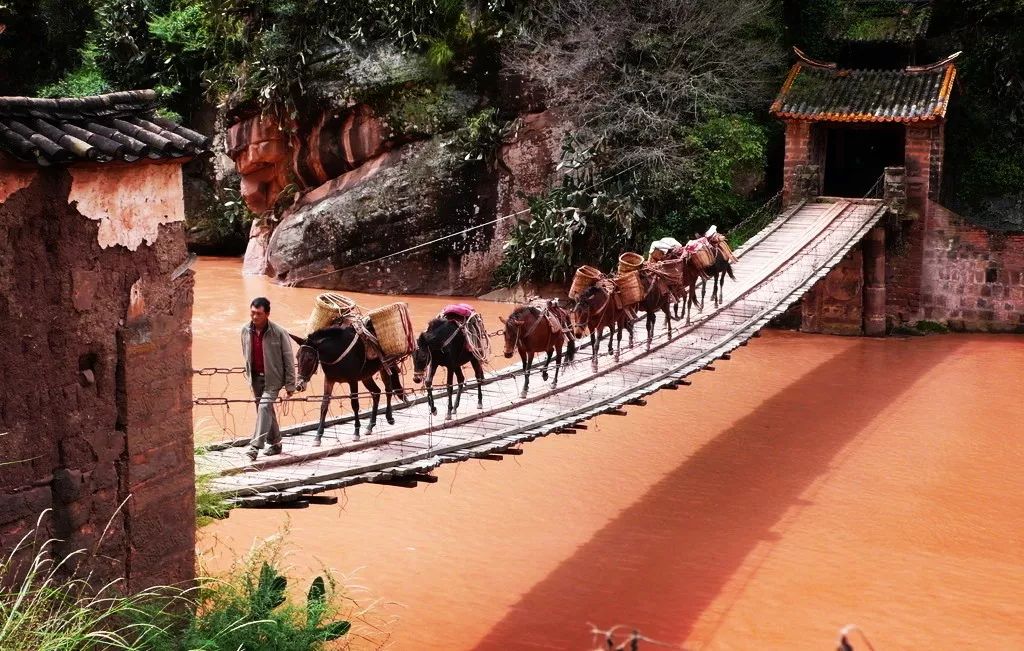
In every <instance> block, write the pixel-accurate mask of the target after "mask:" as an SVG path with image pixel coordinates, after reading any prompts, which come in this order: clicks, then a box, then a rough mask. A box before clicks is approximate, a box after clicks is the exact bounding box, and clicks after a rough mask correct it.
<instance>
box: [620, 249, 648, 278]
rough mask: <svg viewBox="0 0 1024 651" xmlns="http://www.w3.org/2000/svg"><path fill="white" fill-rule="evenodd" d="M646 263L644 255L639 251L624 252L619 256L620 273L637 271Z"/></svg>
mask: <svg viewBox="0 0 1024 651" xmlns="http://www.w3.org/2000/svg"><path fill="white" fill-rule="evenodd" d="M643 263H644V256H642V255H640V254H639V253H623V254H622V255H620V256H619V273H620V274H624V273H626V272H629V271H636V270H637V269H639V268H640V266H641V265H642V264H643Z"/></svg>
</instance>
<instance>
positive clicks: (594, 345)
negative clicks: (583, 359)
mask: <svg viewBox="0 0 1024 651" xmlns="http://www.w3.org/2000/svg"><path fill="white" fill-rule="evenodd" d="M600 346H601V334H600V333H599V332H598V333H595V332H594V329H593V328H591V329H590V365H591V366H593V367H594V368H597V353H598V348H599V347H600Z"/></svg>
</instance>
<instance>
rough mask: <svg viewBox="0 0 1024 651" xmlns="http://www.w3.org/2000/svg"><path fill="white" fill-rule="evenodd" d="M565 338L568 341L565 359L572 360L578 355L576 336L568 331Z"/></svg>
mask: <svg viewBox="0 0 1024 651" xmlns="http://www.w3.org/2000/svg"><path fill="white" fill-rule="evenodd" d="M565 339H566V342H567V344H566V351H565V361H567V362H571V361H572V360H573V358H574V357H576V338H575V337H573V336H572V332H566V333H565Z"/></svg>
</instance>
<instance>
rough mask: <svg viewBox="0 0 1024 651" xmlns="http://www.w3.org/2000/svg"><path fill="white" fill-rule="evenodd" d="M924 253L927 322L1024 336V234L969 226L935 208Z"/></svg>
mask: <svg viewBox="0 0 1024 651" xmlns="http://www.w3.org/2000/svg"><path fill="white" fill-rule="evenodd" d="M922 249H923V257H924V266H923V272H922V287H921V308H922V317H923V318H925V319H929V320H934V321H939V322H945V323H948V324H949V325H950V326H951V327H953V328H954V329H957V330H980V331H992V332H1024V235H1021V234H1015V235H1008V234H1004V233H999V232H995V231H989V230H987V229H984V228H982V227H979V226H974V225H971V224H968V223H966V222H965V221H964V220H963V219H962V218H961V217H959V216H958V215H956V214H955V213H953V212H952V211H950V210H948V209H947V208H945V207H943V206H941V205H940V204H937V203H932V205H931V206H930V208H929V220H928V229H927V233H926V234H925V237H924V238H923V242H922Z"/></svg>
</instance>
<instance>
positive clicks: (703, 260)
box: [690, 247, 715, 269]
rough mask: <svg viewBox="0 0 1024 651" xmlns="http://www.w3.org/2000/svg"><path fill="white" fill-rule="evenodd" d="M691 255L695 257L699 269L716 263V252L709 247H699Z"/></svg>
mask: <svg viewBox="0 0 1024 651" xmlns="http://www.w3.org/2000/svg"><path fill="white" fill-rule="evenodd" d="M690 257H691V258H692V259H693V262H694V264H696V265H697V268H698V269H707V268H708V267H710V266H711V265H713V264H715V254H714V252H713V251H712V250H711V249H709V248H707V247H701V248H699V249H697V250H696V251H694V252H693V253H692V254H691V256H690Z"/></svg>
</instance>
